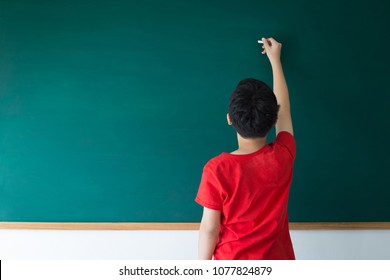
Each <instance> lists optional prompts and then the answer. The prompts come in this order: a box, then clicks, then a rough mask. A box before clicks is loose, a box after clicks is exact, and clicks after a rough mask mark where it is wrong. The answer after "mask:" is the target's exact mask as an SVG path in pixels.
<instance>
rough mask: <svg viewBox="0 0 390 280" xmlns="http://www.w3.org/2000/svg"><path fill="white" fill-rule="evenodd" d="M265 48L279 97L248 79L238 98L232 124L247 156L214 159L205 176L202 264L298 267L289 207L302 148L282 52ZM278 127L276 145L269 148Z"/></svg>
mask: <svg viewBox="0 0 390 280" xmlns="http://www.w3.org/2000/svg"><path fill="white" fill-rule="evenodd" d="M262 41H263V49H264V50H263V52H262V54H267V56H268V58H269V60H270V63H271V66H272V72H273V77H274V92H273V91H272V89H270V88H269V87H268V86H267V85H266V84H265V83H263V82H261V81H258V80H255V79H245V80H242V81H241V82H240V83H239V84H238V86H237V88H236V89H235V91H234V92H233V93H232V95H231V97H230V103H229V110H228V115H227V119H228V123H229V125H232V126H233V127H234V128H235V130H236V132H237V138H238V146H239V148H238V149H237V150H236V151H234V152H232V153H222V154H220V155H219V156H217V157H215V158H213V159H211V160H210V161H209V162H208V163H207V164H206V165H205V167H204V169H203V175H202V180H201V183H200V186H199V191H198V194H197V196H196V199H195V200H196V202H198V203H199V204H200V205H202V206H204V210H203V217H202V222H201V226H200V232H199V258H200V259H211V258H212V257H214V259H225V260H244V259H250V260H256V259H257V260H259V259H273V260H276V259H288V260H291V259H295V256H294V250H293V247H292V243H291V239H290V234H289V227H288V215H287V204H288V196H289V190H290V185H291V180H292V174H293V163H294V159H295V153H296V147H295V140H294V137H293V126H292V121H291V113H290V101H289V94H288V89H287V85H286V81H285V78H284V74H283V69H282V64H281V62H280V51H281V46H282V45H281V44H280V43H278V42H277V41H276V40H274V39H273V38H268V39H266V38H263V39H262ZM278 103H279V105H278ZM274 125H275V128H276V135H277V136H276V140H275V141H274V142H272V143H270V144H266V136H267V133H268V132H269V130H270V129H271V128H272V127H273V126H274Z"/></svg>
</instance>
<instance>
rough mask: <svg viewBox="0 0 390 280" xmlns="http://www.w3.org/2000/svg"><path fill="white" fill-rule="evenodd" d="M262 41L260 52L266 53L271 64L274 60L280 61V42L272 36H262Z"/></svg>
mask: <svg viewBox="0 0 390 280" xmlns="http://www.w3.org/2000/svg"><path fill="white" fill-rule="evenodd" d="M261 40H262V41H263V51H262V52H261V53H262V54H267V56H268V59H269V61H270V62H271V64H273V63H275V62H280V51H281V49H282V44H281V43H279V42H278V41H276V40H275V39H274V38H262V39H261Z"/></svg>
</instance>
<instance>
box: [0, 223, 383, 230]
mask: <svg viewBox="0 0 390 280" xmlns="http://www.w3.org/2000/svg"><path fill="white" fill-rule="evenodd" d="M0 229H20V230H198V229H199V223H71V222H66V223H53V222H45V223H40V222H0ZM385 229H390V222H316V223H298V222H295V223H290V230H385Z"/></svg>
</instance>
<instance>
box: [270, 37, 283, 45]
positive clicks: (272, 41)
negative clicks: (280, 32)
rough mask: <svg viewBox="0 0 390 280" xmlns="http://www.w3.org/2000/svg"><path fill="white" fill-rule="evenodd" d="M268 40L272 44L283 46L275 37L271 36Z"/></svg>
mask: <svg viewBox="0 0 390 280" xmlns="http://www.w3.org/2000/svg"><path fill="white" fill-rule="evenodd" d="M268 41H269V42H270V43H271V45H272V46H282V44H281V43H279V42H278V41H276V40H275V39H274V38H272V37H271V38H269V39H268Z"/></svg>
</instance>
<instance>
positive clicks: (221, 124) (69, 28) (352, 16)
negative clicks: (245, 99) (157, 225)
mask: <svg viewBox="0 0 390 280" xmlns="http://www.w3.org/2000/svg"><path fill="white" fill-rule="evenodd" d="M389 14H390V7H389V4H388V2H387V1H384V0H383V1H380V0H373V1H360V0H358V1H340V0H339V1H335V0H332V1H302V0H301V1H287V0H285V1H281V0H275V1H249V0H243V1H226V0H225V1H194V0H190V1H179V0H167V1H157V0H145V1H125V0H118V1H107V0H104V1H103V0H94V1H91V0H77V1H76V0H59V1H48V0H40V1H27V0H19V1H14V0H0V221H13V222H197V221H199V220H200V216H201V210H202V209H201V207H200V206H198V205H197V204H196V203H195V202H194V197H195V194H196V192H197V188H198V184H199V181H200V176H201V172H202V167H203V165H204V164H205V163H206V162H207V160H208V159H209V158H211V157H213V156H215V155H217V154H219V153H220V152H222V151H231V150H234V149H235V147H236V138H235V134H234V131H233V130H232V129H231V128H230V127H229V126H227V125H226V120H225V114H226V111H227V104H228V97H229V94H230V93H231V91H232V90H233V88H234V87H235V86H236V84H237V82H238V81H239V80H240V79H242V78H246V77H255V78H259V79H263V80H265V81H266V82H268V83H270V84H272V77H271V71H270V66H269V63H268V61H267V58H266V57H264V56H261V54H260V51H261V48H260V46H259V45H258V44H257V40H258V39H260V38H261V36H274V37H275V38H276V39H278V40H280V41H281V42H282V43H283V51H282V52H283V54H282V60H283V63H284V67H285V72H286V78H287V81H288V85H289V89H290V96H291V103H292V111H293V119H294V124H295V134H296V139H297V143H298V157H297V160H296V165H295V175H294V181H293V185H292V190H291V196H290V197H291V199H290V204H289V208H290V220H291V221H293V222H374V221H375V222H380V221H382V222H385V221H390V203H389V197H390V188H389V186H390V184H389V171H388V169H389V159H390V152H389V148H388V139H390V127H389V121H388V120H389V116H388V111H389V110H388V106H389V105H390V90H389V86H388V82H389V74H390V73H389V72H390V71H389V65H390V57H389V49H390V38H389V32H388V27H389V26H390V20H389V16H388V15H389ZM272 133H274V132H273V131H272ZM272 139H273V137H270V139H269V140H272Z"/></svg>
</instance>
